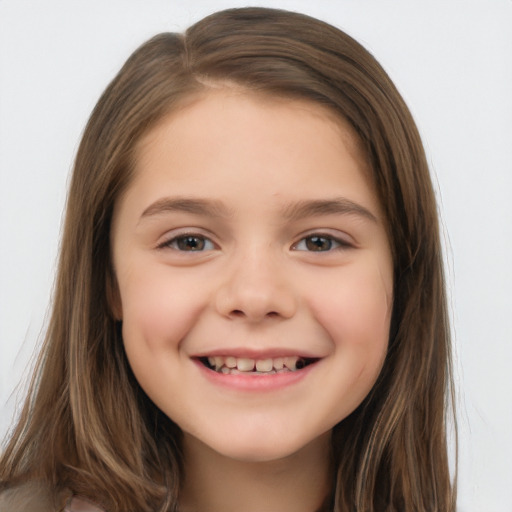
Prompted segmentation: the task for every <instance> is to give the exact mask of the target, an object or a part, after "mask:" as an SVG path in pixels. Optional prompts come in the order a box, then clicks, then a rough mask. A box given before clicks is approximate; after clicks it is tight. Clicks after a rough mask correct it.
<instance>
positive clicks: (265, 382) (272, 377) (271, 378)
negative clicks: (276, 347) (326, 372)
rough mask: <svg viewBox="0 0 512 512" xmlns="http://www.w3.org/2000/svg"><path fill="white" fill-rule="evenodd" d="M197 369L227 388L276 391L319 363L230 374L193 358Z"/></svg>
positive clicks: (292, 382) (248, 390)
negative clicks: (285, 369)
mask: <svg viewBox="0 0 512 512" xmlns="http://www.w3.org/2000/svg"><path fill="white" fill-rule="evenodd" d="M194 362H195V363H196V365H197V366H198V367H199V370H200V371H201V373H202V374H203V375H204V377H205V378H206V379H208V381H210V382H211V383H213V384H215V385H217V386H222V387H225V388H227V389H231V390H236V391H246V392H259V393H261V392H265V391H276V390H279V389H282V388H286V387H289V386H292V385H293V384H297V383H299V382H300V381H301V380H303V379H304V378H305V377H307V375H309V373H310V372H311V371H312V370H313V368H314V367H315V366H316V365H317V364H318V363H319V361H316V362H314V363H312V364H310V365H308V366H306V367H305V368H302V369H301V370H295V371H291V372H282V373H271V374H269V375H255V374H248V375H231V374H229V373H227V374H226V373H220V372H216V371H213V370H210V369H209V368H207V367H206V366H205V365H204V364H203V363H202V362H201V361H199V360H195V361H194Z"/></svg>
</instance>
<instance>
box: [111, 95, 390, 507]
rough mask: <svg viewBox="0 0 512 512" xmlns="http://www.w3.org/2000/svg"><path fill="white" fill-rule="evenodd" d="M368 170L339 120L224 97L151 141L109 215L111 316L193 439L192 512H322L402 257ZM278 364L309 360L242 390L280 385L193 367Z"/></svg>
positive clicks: (178, 115)
mask: <svg viewBox="0 0 512 512" xmlns="http://www.w3.org/2000/svg"><path fill="white" fill-rule="evenodd" d="M369 174H370V173H369V169H368V167H367V164H366V162H365V159H364V157H363V155H362V153H361V151H360V149H359V146H358V144H357V141H356V139H355V137H354V135H353V134H352V132H351V131H350V129H349V128H348V127H347V126H346V125H345V124H344V122H343V121H342V120H340V119H338V118H335V117H334V116H333V115H332V114H330V112H329V111H328V110H325V109H324V108H323V107H321V106H319V105H316V104H312V103H309V102H305V101H297V100H290V99H282V98H281V99H279V98H269V97H265V96H261V95H256V94H254V93H249V92H246V91H240V90H234V89H229V88H220V89H214V90H209V91H208V92H206V93H204V94H202V95H201V96H199V97H197V98H195V99H194V100H193V101H191V102H189V103H188V104H187V105H186V106H184V107H183V108H182V109H181V110H179V111H175V112H174V113H172V114H171V115H169V116H168V117H166V118H165V119H164V120H163V121H162V122H160V124H158V125H157V126H156V127H154V128H153V129H152V130H151V131H150V132H149V134H148V135H147V136H146V137H145V138H144V139H143V140H142V141H141V142H140V145H139V147H138V159H137V162H136V169H135V176H134V179H133V181H132V183H131V184H130V186H129V187H128V188H127V190H126V191H125V193H124V194H123V196H122V197H121V198H120V199H119V200H118V202H117V204H116V208H115V212H114V219H113V226H112V248H113V259H114V267H115V273H116V277H117V282H118V286H119V302H118V303H117V304H116V305H115V312H116V315H117V316H118V318H119V319H121V320H122V322H123V338H124V343H125V348H126V353H127V356H128V359H129V361H130V364H131V366H132V368H133V371H134V373H135V376H136V377H137V379H138V381H139V383H140V385H141V386H142V388H143V389H144V390H145V391H146V393H147V395H148V396H149V397H150V399H151V400H153V401H154V402H155V404H157V405H158V407H160V408H161V410H162V411H163V412H164V413H166V414H167V415H168V416H169V417H171V418H172V419H173V420H174V421H175V422H176V423H177V424H178V425H179V426H180V427H181V429H182V430H183V432H184V453H185V485H184V489H183V494H182V499H181V501H182V508H183V509H184V510H191V511H192V510H201V511H208V512H215V511H217V510H219V511H220V510H222V511H223V512H226V511H231V510H232V511H235V510H240V509H243V510H245V511H247V512H251V511H254V512H256V511H265V512H269V511H272V510H276V511H277V510H279V511H283V510H293V511H302V510H304V511H308V512H311V510H314V509H315V507H318V506H319V504H320V503H321V501H322V499H323V497H324V496H325V494H326V493H327V492H328V486H329V478H330V477H329V433H330V431H331V429H332V428H333V426H334V425H336V424H337V423H338V422H339V421H341V420H343V419H344V418H345V417H346V416H348V415H349V414H350V413H351V412H352V411H353V410H354V409H355V408H356V407H357V406H358V405H359V404H360V403H361V401H362V400H363V399H364V397H365V396H366V395H367V394H368V392H369V391H370V389H371V388H372V386H373V384H374V383H375V380H376V379H377V377H378V374H379V372H380V370H381V368H382V364H383V361H384V358H385V355H386V350H387V345H388V335H389V325H390V318H391V310H392V302H393V298H392V289H393V270H392V268H393V265H392V258H391V253H390V248H389V243H388V239H387V236H386V229H385V223H384V219H383V216H382V213H381V210H380V206H379V204H378V201H377V199H376V196H375V193H374V190H373V188H372V186H371V183H370V181H369V178H368V177H369ZM192 200H193V201H192ZM313 200H314V201H322V202H323V203H322V204H323V207H320V208H318V207H317V208H304V207H302V208H300V207H298V206H297V205H299V206H304V204H305V203H308V202H311V201H313ZM198 201H199V205H198ZM333 201H334V202H333ZM327 203H328V206H325V205H326V204H327ZM205 205H206V207H207V208H206V211H205ZM333 205H335V206H333ZM317 206H318V205H317ZM186 237H189V238H188V239H187V238H186ZM191 249H196V250H191ZM319 249H321V250H319ZM280 354H282V355H288V356H290V355H293V354H297V355H299V356H303V357H304V356H307V357H310V358H315V359H314V360H315V361H316V362H315V363H314V364H312V365H310V366H308V367H307V368H305V369H304V370H298V371H297V372H295V373H294V374H293V375H294V377H296V376H297V375H300V377H299V378H297V379H295V380H293V381H286V379H285V381H286V382H285V384H283V385H281V384H279V385H273V384H271V385H270V386H267V387H265V386H260V385H259V384H257V385H256V386H255V388H254V389H252V388H251V389H247V386H245V384H243V383H242V384H240V382H241V381H243V382H250V383H253V382H262V379H267V380H266V381H265V382H277V380H275V381H272V380H268V379H273V378H274V376H272V375H265V376H258V377H256V379H259V381H258V380H254V379H255V377H254V375H247V374H245V375H244V376H242V377H238V378H237V379H233V378H231V376H224V380H222V379H223V377H222V375H220V374H218V373H215V372H213V371H212V370H210V369H207V368H206V367H205V366H204V365H202V364H201V363H200V362H199V361H198V357H199V356H208V355H217V356H219V355H222V356H229V355H235V356H237V357H242V356H245V357H253V358H255V359H258V358H260V357H261V358H266V357H269V356H270V357H277V356H279V355H280ZM212 375H213V376H214V377H213V380H212V378H210V377H211V376H212ZM288 377H289V375H287V377H286V378H288ZM230 378H231V380H230ZM248 379H253V380H249V381H248ZM251 385H252V384H251ZM244 386H245V387H244Z"/></svg>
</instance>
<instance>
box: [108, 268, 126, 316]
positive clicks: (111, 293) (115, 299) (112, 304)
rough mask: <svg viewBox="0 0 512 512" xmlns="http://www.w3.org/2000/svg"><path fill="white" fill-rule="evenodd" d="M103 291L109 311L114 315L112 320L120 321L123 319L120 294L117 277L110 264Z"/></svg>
mask: <svg viewBox="0 0 512 512" xmlns="http://www.w3.org/2000/svg"><path fill="white" fill-rule="evenodd" d="M105 293H106V298H107V307H108V309H109V313H110V314H111V315H112V316H113V317H114V320H117V321H121V320H122V319H123V305H122V303H121V295H120V293H119V286H118V284H117V278H116V275H115V272H114V269H113V268H111V266H110V265H109V269H108V270H107V276H106V282H105Z"/></svg>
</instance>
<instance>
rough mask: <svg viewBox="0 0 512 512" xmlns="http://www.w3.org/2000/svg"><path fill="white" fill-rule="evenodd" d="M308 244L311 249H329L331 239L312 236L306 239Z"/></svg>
mask: <svg viewBox="0 0 512 512" xmlns="http://www.w3.org/2000/svg"><path fill="white" fill-rule="evenodd" d="M306 246H307V248H308V249H309V250H310V251H328V250H329V249H330V248H331V241H330V240H329V239H328V238H325V237H323V236H311V237H309V238H308V239H307V240H306Z"/></svg>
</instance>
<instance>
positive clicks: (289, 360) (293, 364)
mask: <svg viewBox="0 0 512 512" xmlns="http://www.w3.org/2000/svg"><path fill="white" fill-rule="evenodd" d="M298 360H299V358H298V357H297V356H292V357H285V358H284V365H285V366H286V368H288V369H289V370H292V371H293V370H296V369H297V361H298Z"/></svg>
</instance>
